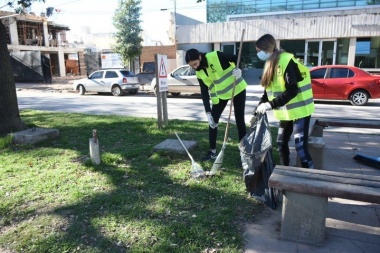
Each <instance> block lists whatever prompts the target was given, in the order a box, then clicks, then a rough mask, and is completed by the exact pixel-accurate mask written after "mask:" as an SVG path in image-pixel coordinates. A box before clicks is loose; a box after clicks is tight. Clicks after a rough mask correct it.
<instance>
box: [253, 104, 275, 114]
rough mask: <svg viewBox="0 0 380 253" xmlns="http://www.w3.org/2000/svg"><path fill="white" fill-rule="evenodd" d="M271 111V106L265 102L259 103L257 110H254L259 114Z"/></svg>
mask: <svg viewBox="0 0 380 253" xmlns="http://www.w3.org/2000/svg"><path fill="white" fill-rule="evenodd" d="M270 110H272V106H271V105H270V103H269V102H266V103H261V104H260V105H259V106H258V107H257V109H256V113H261V114H264V113H265V112H266V111H270Z"/></svg>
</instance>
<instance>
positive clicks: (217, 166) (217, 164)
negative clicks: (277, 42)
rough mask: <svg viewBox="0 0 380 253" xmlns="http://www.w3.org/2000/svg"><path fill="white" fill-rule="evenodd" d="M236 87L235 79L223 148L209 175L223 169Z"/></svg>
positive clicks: (242, 34) (238, 60)
mask: <svg viewBox="0 0 380 253" xmlns="http://www.w3.org/2000/svg"><path fill="white" fill-rule="evenodd" d="M244 32H245V29H243V31H242V33H241V39H240V47H239V53H238V59H237V63H236V68H239V63H240V55H241V51H243V37H244ZM235 86H236V78H235V81H234V84H233V86H232V97H231V102H230V112H229V113H228V118H227V126H226V131H225V133H224V140H223V146H222V148H221V150H220V152H219V154H218V156H217V157H216V159H215V162H214V164H213V165H212V167H211V171H210V172H209V173H208V175H214V174H215V173H216V172H217V171H218V170H219V169H220V168H221V167H222V164H223V157H224V150H225V149H226V145H227V138H228V130H229V128H230V118H231V112H232V105H233V103H234V96H235Z"/></svg>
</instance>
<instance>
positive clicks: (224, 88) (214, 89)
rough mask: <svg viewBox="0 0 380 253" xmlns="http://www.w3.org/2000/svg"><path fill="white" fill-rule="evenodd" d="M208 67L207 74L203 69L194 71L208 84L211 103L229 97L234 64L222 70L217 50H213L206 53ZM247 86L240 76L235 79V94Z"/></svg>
mask: <svg viewBox="0 0 380 253" xmlns="http://www.w3.org/2000/svg"><path fill="white" fill-rule="evenodd" d="M206 59H207V63H208V67H207V69H206V71H207V73H208V75H207V74H206V72H205V71H204V70H200V71H197V72H196V75H197V77H198V78H200V79H202V81H203V82H204V83H205V84H206V85H207V86H208V88H209V91H210V98H211V102H212V103H213V104H218V103H219V99H231V97H232V88H233V84H234V82H235V77H234V76H233V75H232V71H233V70H234V68H235V64H234V63H231V66H230V67H228V68H227V69H225V70H223V68H222V66H221V65H220V62H219V58H218V54H217V51H213V52H210V53H207V54H206ZM246 87H247V83H246V82H245V81H244V79H243V78H242V77H240V78H238V79H237V80H236V85H235V94H234V95H235V96H236V95H237V94H239V93H240V92H241V91H243V90H244V89H245V88H246Z"/></svg>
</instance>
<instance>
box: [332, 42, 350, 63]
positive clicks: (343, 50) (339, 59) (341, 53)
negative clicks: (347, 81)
mask: <svg viewBox="0 0 380 253" xmlns="http://www.w3.org/2000/svg"><path fill="white" fill-rule="evenodd" d="M349 46H350V39H347V38H345V39H338V40H337V51H336V59H335V64H338V65H347V63H348V49H349Z"/></svg>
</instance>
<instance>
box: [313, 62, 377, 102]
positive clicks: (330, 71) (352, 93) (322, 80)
mask: <svg viewBox="0 0 380 253" xmlns="http://www.w3.org/2000/svg"><path fill="white" fill-rule="evenodd" d="M310 74H311V83H312V88H313V95H314V98H315V99H330V100H349V101H350V102H351V104H352V105H365V104H367V102H368V99H370V98H372V99H376V98H380V75H373V74H370V73H368V72H367V71H364V70H362V69H360V68H357V67H353V66H347V65H323V66H318V67H314V68H311V69H310Z"/></svg>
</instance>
